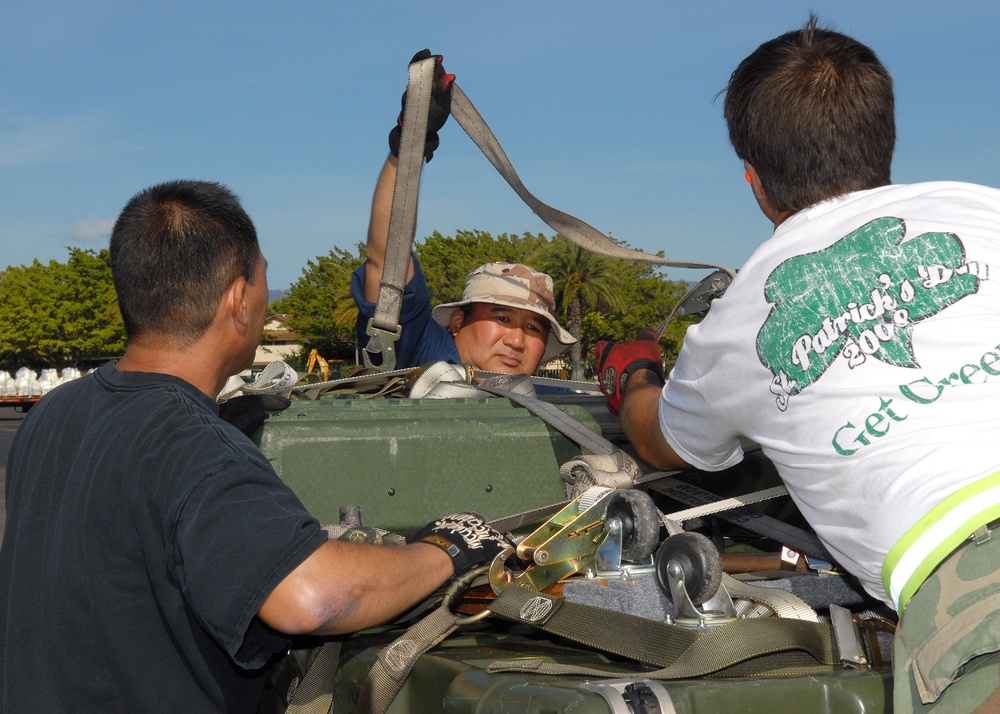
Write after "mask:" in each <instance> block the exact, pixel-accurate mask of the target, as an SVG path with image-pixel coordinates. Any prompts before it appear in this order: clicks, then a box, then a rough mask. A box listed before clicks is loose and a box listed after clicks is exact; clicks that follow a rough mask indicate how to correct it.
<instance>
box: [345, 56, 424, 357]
mask: <svg viewBox="0 0 1000 714" xmlns="http://www.w3.org/2000/svg"><path fill="white" fill-rule="evenodd" d="M436 62H437V60H436V59H435V58H434V57H431V58H429V59H426V60H422V61H420V62H414V63H412V64H411V65H410V68H409V82H408V83H407V87H406V108H405V110H404V113H403V127H402V133H401V136H400V140H399V167H398V168H397V169H396V183H395V186H394V188H393V193H392V213H391V214H390V216H389V239H388V242H387V243H386V246H385V262H384V263H383V264H382V280H381V282H380V283H379V289H378V301H377V302H376V304H375V316H374V317H372V318H371V320H369V321H368V328H367V330H366V332H367V334H368V344H367V345H366V346H365V348H364V349H363V350H362V351H361V354H362V356H363V359H364V363H365V367H373V368H376V369H381V370H385V371H391V370H393V369H395V368H396V341H397V340H398V339H399V336H400V334H401V328H400V325H399V313H400V311H401V310H402V307H403V290H404V289H405V288H406V270H407V268H408V267H409V265H410V254H411V253H412V251H413V238H414V236H415V235H416V230H417V196H418V194H419V192H420V172H421V170H422V169H423V164H424V144H425V142H426V137H427V117H428V114H429V112H430V105H431V89H432V88H433V82H434V66H435V63H436ZM376 354H379V355H381V362H380V363H379V364H377V365H376V364H374V363H373V362H372V360H371V356H372V355H376Z"/></svg>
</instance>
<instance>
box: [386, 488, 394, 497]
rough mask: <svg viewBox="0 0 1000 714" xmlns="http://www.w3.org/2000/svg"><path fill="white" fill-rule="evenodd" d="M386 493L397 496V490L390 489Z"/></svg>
mask: <svg viewBox="0 0 1000 714" xmlns="http://www.w3.org/2000/svg"><path fill="white" fill-rule="evenodd" d="M386 493H388V494H389V495H390V496H395V495H396V489H394V488H390V489H389V490H388V491H386Z"/></svg>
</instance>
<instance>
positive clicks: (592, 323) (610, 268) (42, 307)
mask: <svg viewBox="0 0 1000 714" xmlns="http://www.w3.org/2000/svg"><path fill="white" fill-rule="evenodd" d="M68 251H69V257H68V259H67V260H66V262H65V263H60V262H58V261H55V260H52V261H49V262H48V263H41V262H40V261H38V260H35V261H34V262H33V263H32V264H31V265H27V266H17V267H8V268H7V269H6V270H4V271H2V272H0V369H8V370H10V369H16V368H17V367H20V366H28V367H33V368H40V367H46V366H60V367H61V366H76V367H87V366H91V365H93V364H97V363H99V362H101V361H104V360H106V359H109V358H112V357H115V356H118V355H120V354H121V353H122V352H123V351H124V349H125V332H124V328H123V326H122V320H121V315H120V313H119V312H118V303H117V299H116V297H115V291H114V285H113V283H112V280H111V267H110V255H109V253H108V251H107V249H102V250H99V251H93V250H83V249H80V248H69V249H68ZM414 253H415V254H416V255H417V257H418V259H419V260H420V263H421V265H422V267H423V270H424V274H425V275H426V278H427V286H428V288H429V289H430V293H431V296H432V300H433V301H434V302H435V304H437V303H441V302H450V301H452V300H456V299H458V297H459V296H460V295H461V294H462V290H463V288H464V286H465V278H466V276H467V275H468V274H469V273H470V272H472V270H474V269H475V268H476V267H478V266H480V265H482V264H483V263H486V262H489V261H497V260H506V261H510V262H521V263H526V264H528V265H531V266H533V267H534V268H536V269H538V270H542V271H544V272H546V273H548V274H549V275H551V276H552V278H553V284H554V292H555V297H556V305H557V312H558V317H559V319H560V321H561V322H562V324H563V325H564V326H565V327H566V328H567V329H568V330H569V331H570V332H571V333H572V334H574V335H575V336H577V337H578V339H579V340H580V342H579V344H578V345H577V346H575V347H574V348H573V350H572V351H571V353H569V354H568V355H567V356H566V360H567V362H569V363H570V364H573V365H576V366H578V367H580V366H582V365H584V364H587V363H591V362H592V361H593V348H594V345H595V344H596V343H597V341H598V340H603V339H606V340H623V339H631V338H633V337H634V336H635V335H636V334H637V333H638V331H639V330H640V329H642V328H643V327H656V326H658V325H659V324H660V323H661V322H662V321H663V319H664V318H665V317H666V316H667V315H668V314H669V313H670V310H671V309H672V308H673V307H674V305H675V304H676V302H677V301H678V300H679V299H680V298H681V297H682V296H683V295H684V293H685V292H686V289H687V286H686V285H685V284H684V283H682V282H674V281H671V280H668V279H667V277H666V275H665V274H664V273H663V272H662V270H661V269H658V268H656V267H655V266H652V265H649V264H646V263H635V262H631V261H623V260H617V259H613V258H608V257H605V256H602V255H598V254H596V253H591V252H590V251H587V250H585V249H582V248H580V247H579V246H577V245H576V244H574V243H571V242H570V241H568V240H566V239H565V238H563V237H561V236H551V237H549V236H545V235H543V234H540V233H539V234H531V233H524V234H522V235H511V234H506V233H504V234H501V235H499V236H493V235H491V234H490V233H487V232H485V231H478V230H468V231H458V232H456V234H455V235H453V236H444V235H441V234H440V233H438V232H434V233H433V234H431V235H430V236H427V237H426V238H424V239H423V240H422V241H418V242H416V243H415V244H414ZM364 260H365V247H364V244H363V243H359V244H357V245H356V246H355V248H354V250H353V251H351V250H346V249H343V248H339V247H335V248H334V249H333V250H331V251H330V252H329V254H327V255H321V256H317V257H316V258H315V259H313V260H310V261H308V262H307V264H306V266H305V267H304V268H303V269H302V275H301V276H300V277H299V278H298V280H297V281H296V282H295V283H294V284H293V285H292V286H291V287H290V288H289V290H288V292H287V294H286V295H285V296H284V297H282V298H280V299H279V300H277V301H275V302H274V303H272V305H271V308H270V311H271V313H273V314H279V313H280V314H287V315H288V318H287V321H286V323H285V326H286V327H287V328H288V329H291V330H293V331H294V332H295V333H296V334H297V335H298V338H299V340H300V341H301V342H302V344H303V353H302V355H300V359H301V360H302V362H303V363H304V361H305V359H304V358H305V355H306V354H307V353H308V352H309V350H311V349H313V348H315V349H317V350H318V351H319V352H320V354H322V355H323V356H324V357H325V358H326V359H328V360H343V361H347V362H353V361H354V358H355V347H356V346H355V339H354V324H355V320H356V318H357V308H356V307H355V305H354V301H353V299H352V298H351V294H350V280H351V273H352V272H353V271H354V270H355V269H356V268H358V267H359V266H360V265H362V264H363V263H364ZM691 321H692V320H691V319H690V318H687V319H683V320H674V321H672V322H671V324H670V325H668V327H667V329H666V331H665V333H664V335H663V339H662V340H661V341H660V346H661V348H662V349H663V352H664V357H665V358H666V359H667V360H670V359H673V358H674V357H676V354H677V351H678V350H679V349H680V344H681V340H682V339H683V336H684V331H685V330H686V329H687V326H688V324H690V323H691ZM263 338H264V339H265V340H266V339H268V335H267V334H266V333H265V334H264V335H263Z"/></svg>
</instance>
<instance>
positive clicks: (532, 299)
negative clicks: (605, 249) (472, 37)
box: [351, 50, 576, 374]
mask: <svg viewBox="0 0 1000 714" xmlns="http://www.w3.org/2000/svg"><path fill="white" fill-rule="evenodd" d="M429 57H431V54H430V52H429V51H428V50H424V51H422V52H418V53H417V54H416V55H415V56H414V58H413V61H419V60H422V59H427V58H429ZM435 58H436V61H437V63H436V66H435V70H436V71H435V84H434V88H433V91H432V96H431V111H430V117H429V121H428V128H427V131H428V133H427V140H426V143H425V149H424V156H425V158H426V160H427V161H430V159H431V157H432V156H433V154H434V150H435V149H436V148H437V146H438V136H437V132H438V130H439V129H440V128H441V127H442V126H443V125H444V123H445V121H447V119H448V113H449V106H450V98H451V84H452V82H453V81H454V79H455V75H452V74H445V73H444V68H443V67H442V66H441V57H440V56H435ZM404 99H405V94H404ZM401 122H402V113H400V120H399V122H398V123H397V126H395V127H394V128H393V130H392V131H391V132H390V134H389V148H390V150H391V153H390V155H389V157H388V158H387V159H386V162H385V165H384V166H383V167H382V172H381V174H380V175H379V179H378V183H377V184H376V186H375V196H374V198H373V199H372V212H371V219H370V222H369V224H368V242H367V248H366V250H367V261H366V262H365V264H364V265H363V266H361V267H360V268H358V269H357V270H356V271H355V272H354V274H353V275H352V277H351V295H352V296H353V297H354V300H355V302H356V303H357V304H358V311H359V312H358V322H357V326H356V329H355V332H356V334H357V339H358V344H359V345H361V346H364V345H366V344H367V343H368V336H367V334H366V328H367V325H368V322H369V320H370V319H371V318H372V317H373V316H374V314H375V301H376V300H377V298H378V290H379V282H380V281H381V278H382V268H383V265H384V262H385V254H386V243H387V242H388V238H389V216H390V214H391V209H392V195H393V188H394V186H395V181H396V170H397V166H398V162H399V160H398V155H399V139H400V124H401ZM554 311H555V297H554V295H553V292H552V279H551V278H550V277H549V276H548V275H545V274H544V273H540V272H538V271H536V270H534V269H532V268H530V267H528V266H526V265H522V264H517V263H487V264H485V265H483V266H481V267H479V268H477V269H476V270H474V271H473V272H472V273H471V274H470V275H469V277H468V280H467V282H466V285H465V290H464V291H463V293H462V298H461V299H460V300H458V301H456V302H451V303H447V304H444V305H438V306H437V307H435V308H434V309H433V310H431V296H430V292H429V291H428V289H427V282H426V281H425V280H424V275H423V271H422V270H421V269H420V263H419V262H418V261H417V260H416V258H415V257H411V260H410V265H409V267H408V269H407V273H406V288H405V291H404V293H403V304H402V309H401V311H400V316H399V322H400V325H401V326H402V327H403V330H402V334H401V335H400V339H399V341H398V342H397V343H396V365H397V367H418V366H420V365H423V364H426V363H428V362H435V361H446V362H452V363H455V364H468V365H471V366H472V367H474V368H476V369H478V370H483V371H489V372H506V373H509V374H534V373H535V371H536V370H537V369H538V367H539V366H540V365H542V364H544V363H546V362H548V361H550V360H552V359H554V358H556V357H557V356H559V354H561V353H562V352H563V351H564V350H565V349H566V348H567V347H568V346H569V345H571V344H573V343H574V342H576V339H575V338H574V337H573V336H572V335H570V334H569V332H567V331H566V330H565V329H563V328H562V326H560V324H559V322H558V321H557V320H556V318H555V316H554V314H553V313H554Z"/></svg>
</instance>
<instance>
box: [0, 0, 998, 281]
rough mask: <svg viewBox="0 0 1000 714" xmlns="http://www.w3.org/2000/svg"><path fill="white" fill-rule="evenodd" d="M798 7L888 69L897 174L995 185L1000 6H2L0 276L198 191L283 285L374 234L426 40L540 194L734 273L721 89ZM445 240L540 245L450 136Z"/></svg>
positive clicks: (432, 201)
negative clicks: (477, 235) (475, 236)
mask: <svg viewBox="0 0 1000 714" xmlns="http://www.w3.org/2000/svg"><path fill="white" fill-rule="evenodd" d="M810 10H815V11H816V12H817V13H818V14H819V15H820V17H821V19H822V20H824V21H825V22H826V23H828V24H830V25H832V26H834V27H835V28H836V29H838V30H840V31H842V32H845V33H847V34H850V35H853V36H855V37H857V38H858V39H860V40H862V41H863V42H866V43H867V44H869V45H871V46H872V47H873V48H874V49H875V51H876V52H877V53H878V54H879V56H880V57H881V58H882V60H883V62H885V64H886V65H887V66H888V67H889V70H890V71H891V72H892V74H893V76H894V78H895V81H896V92H897V112H898V129H899V132H898V133H899V139H898V143H897V152H896V161H895V164H894V172H893V178H894V180H895V181H897V182H901V183H904V182H913V181H922V180H934V179H955V180H964V181H973V182H977V183H984V184H989V185H993V186H1000V122H998V115H1000V91H998V87H1000V52H998V51H997V49H996V38H997V36H998V34H1000V3H996V2H995V1H994V0H979V1H978V2H971V1H963V0H955V1H952V2H947V3H945V2H941V1H940V0H933V1H927V0H911V1H910V2H879V1H878V0H868V1H867V2H856V1H854V0H838V2H828V1H824V0H813V2H799V1H798V0H770V1H764V0H742V1H740V2H712V0H705V2H701V3H674V2H663V0H658V1H649V2H646V1H636V2H629V1H628V0H622V2H618V3H609V2H591V1H590V0H574V1H572V2H570V1H565V0H538V1H536V2H530V3H529V2H517V1H516V0H515V1H513V2H502V3H501V2H489V3H487V2H479V3H474V2H425V3H415V2H397V1H391V2H390V1H386V2H380V1H378V0H370V2H364V3H340V2H333V1H331V0H327V1H325V2H295V1H294V0H288V2H282V3H278V2H270V3H264V2H255V1H253V0H241V1H240V2H236V1H216V0H198V1H197V2H190V1H189V0H174V1H173V2H170V3H148V2H142V1H141V0H138V1H137V0H128V1H120V0H88V1H87V2H80V1H77V2H67V1H61V0H32V2H30V3H27V2H26V3H15V2H13V1H12V0H6V1H5V2H3V3H2V4H0V68H2V70H0V71H2V78H0V268H2V267H3V266H6V265H22V264H27V263H30V262H31V261H32V260H33V259H36V258H37V259H39V260H42V261H48V260H51V259H57V260H60V261H63V260H65V258H66V246H80V247H84V248H95V249H96V248H101V247H104V246H106V245H107V236H108V231H109V229H110V226H111V223H112V222H113V220H114V218H115V217H116V215H117V214H118V211H119V210H120V209H121V207H122V206H123V205H124V203H125V202H126V201H127V200H128V198H129V197H130V196H131V195H132V194H134V193H135V192H136V191H138V190H139V189H141V188H143V187H145V186H147V185H150V184H152V183H156V182H159V181H163V180H167V179H173V178H199V179H211V180H216V181H221V182H223V183H225V184H227V185H229V186H230V187H231V188H232V189H233V190H234V191H235V192H236V193H238V194H239V195H240V196H241V197H242V199H243V203H244V205H245V207H246V209H247V211H248V212H249V213H250V215H251V217H252V218H253V219H254V221H255V222H256V224H257V227H258V230H259V233H260V236H261V242H262V247H263V250H264V253H265V255H266V257H267V258H268V261H269V263H270V271H269V282H270V285H271V287H272V288H285V287H287V286H288V285H289V284H291V283H292V282H294V281H295V280H296V279H297V278H298V277H299V275H301V271H302V268H303V267H304V266H305V265H306V262H307V261H308V260H309V259H312V258H314V257H316V256H318V255H324V254H326V253H327V252H328V251H329V250H330V249H331V248H332V247H333V246H341V247H344V248H349V249H353V246H354V245H355V244H356V243H357V242H358V241H363V240H364V236H365V229H366V226H367V222H368V209H369V202H370V198H371V193H372V188H373V186H374V182H375V178H376V176H377V174H378V170H379V168H380V166H381V163H382V161H383V160H384V158H385V154H386V151H387V145H386V134H387V132H388V130H389V129H390V128H391V126H392V124H393V122H394V121H395V118H396V115H397V113H398V111H399V96H400V93H401V92H402V91H403V89H404V87H405V81H406V64H407V62H408V61H409V59H410V57H411V56H412V54H413V53H414V52H415V51H417V50H419V49H421V48H423V47H429V48H431V49H432V50H433V51H434V52H436V53H440V54H443V55H444V57H445V66H446V68H447V69H448V71H450V72H454V73H455V74H456V75H457V76H458V80H457V81H458V83H459V84H460V85H461V86H462V88H463V89H464V90H465V92H466V94H468V95H469V97H470V98H471V99H472V101H473V102H474V103H475V104H476V106H477V107H478V108H479V110H480V111H481V113H482V114H483V116H484V117H485V118H486V120H487V122H489V124H490V126H491V127H492V128H493V131H494V132H495V134H496V135H497V137H498V138H499V139H500V141H501V143H502V144H503V145H504V148H505V149H506V151H507V154H508V155H509V156H510V158H511V160H512V161H513V163H514V165H515V166H516V167H517V169H518V172H519V174H520V175H521V178H522V179H523V181H524V183H525V184H526V185H527V187H528V188H529V189H530V190H531V191H532V192H533V193H535V194H536V195H537V196H538V197H539V198H540V199H541V200H543V201H545V202H547V203H549V204H551V205H553V206H556V207H557V208H560V209H562V210H564V211H567V212H569V213H571V214H574V215H576V216H578V217H580V218H582V219H583V220H585V221H587V222H589V223H591V224H592V225H594V226H595V227H596V228H598V229H600V230H602V231H605V232H607V233H610V234H611V235H614V236H615V237H617V238H620V239H624V240H626V241H628V243H629V244H630V245H632V246H633V247H637V248H641V249H644V250H649V251H657V250H663V251H665V252H666V254H667V256H668V257H671V258H675V259H678V260H692V261H707V262H714V263H718V264H723V265H726V266H727V267H739V265H740V264H741V263H742V262H743V261H744V260H745V259H746V258H747V257H748V256H749V255H750V253H751V251H752V250H753V248H754V247H755V246H756V245H757V244H758V243H760V242H761V241H762V240H764V239H765V238H766V237H767V236H768V234H769V232H770V231H769V228H770V226H769V224H768V223H767V221H766V220H765V219H764V217H763V216H762V215H760V214H759V212H758V210H757V207H756V204H755V203H754V201H753V198H752V196H751V194H750V192H749V189H748V188H747V186H746V184H745V183H744V181H743V171H742V168H741V165H740V163H739V162H738V160H737V159H736V158H735V156H734V154H733V153H732V150H731V149H730V147H729V145H728V143H727V139H726V134H725V128H724V125H723V121H722V118H721V112H722V105H721V100H716V99H715V95H716V94H717V93H718V92H719V90H721V89H722V88H723V87H724V86H725V83H726V80H727V79H728V77H729V74H730V72H731V71H732V70H733V68H734V67H735V66H736V64H737V63H738V62H739V61H740V59H742V58H743V57H744V56H746V55H747V54H749V53H750V52H751V51H753V49H754V48H755V47H757V45H759V44H760V43H761V42H764V41H765V40H768V39H770V38H772V37H774V36H776V35H778V34H780V33H782V32H785V31H787V30H790V29H794V28H796V27H799V26H801V24H802V23H803V22H804V21H805V19H806V17H807V15H808V12H809V11H810ZM458 229H481V230H487V231H491V232H493V233H494V234H496V233H502V232H509V233H522V232H524V231H530V232H533V233H534V232H544V233H547V234H550V233H551V231H550V230H549V229H548V228H547V227H546V226H545V225H544V224H543V223H542V222H541V221H540V220H538V219H537V218H535V217H534V216H533V215H532V214H531V212H530V211H529V210H528V209H527V208H526V207H525V206H524V205H523V204H522V203H521V202H520V200H519V199H518V198H517V197H516V196H515V195H514V193H513V192H512V191H511V190H510V189H509V188H508V187H507V185H506V184H505V183H504V182H503V180H502V179H501V178H500V176H499V175H498V174H497V173H496V172H495V171H494V169H493V168H492V167H491V166H490V165H489V164H488V163H487V161H486V159H485V158H483V156H482V155H481V154H480V153H479V151H478V149H476V147H475V145H474V144H473V143H472V142H471V140H469V138H468V137H467V136H465V134H464V132H463V131H462V130H461V128H460V127H459V126H458V125H457V123H455V122H453V121H450V122H449V123H448V124H447V125H446V127H445V128H444V130H443V131H442V134H441V148H440V149H439V150H438V152H437V154H435V157H434V160H433V161H432V162H431V163H430V164H429V165H427V166H426V167H425V170H424V179H423V184H422V192H421V204H420V216H419V222H418V226H417V235H418V237H420V236H424V235H428V234H430V233H431V232H432V231H435V230H437V231H440V232H442V233H444V234H450V233H454V232H455V231H456V230H458ZM671 277H675V278H678V279H690V278H697V277H699V276H698V275H695V274H690V271H675V272H674V273H672V274H671Z"/></svg>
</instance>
